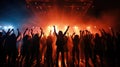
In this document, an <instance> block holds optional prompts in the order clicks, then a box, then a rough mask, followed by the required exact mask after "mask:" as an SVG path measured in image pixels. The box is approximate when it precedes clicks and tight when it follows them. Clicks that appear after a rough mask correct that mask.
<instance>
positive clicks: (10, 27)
mask: <svg viewBox="0 0 120 67" xmlns="http://www.w3.org/2000/svg"><path fill="white" fill-rule="evenodd" d="M3 29H4V30H8V29H14V27H13V26H11V25H10V26H3Z"/></svg>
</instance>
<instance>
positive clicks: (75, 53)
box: [0, 26, 120, 67]
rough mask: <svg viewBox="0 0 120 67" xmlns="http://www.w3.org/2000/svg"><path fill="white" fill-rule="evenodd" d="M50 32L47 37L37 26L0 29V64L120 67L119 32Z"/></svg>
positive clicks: (57, 66) (46, 66)
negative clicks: (20, 29) (22, 30)
mask: <svg viewBox="0 0 120 67" xmlns="http://www.w3.org/2000/svg"><path fill="white" fill-rule="evenodd" d="M53 28H54V33H52V32H51V31H50V34H49V35H48V36H45V32H44V30H43V29H42V28H40V30H39V31H37V33H35V30H34V29H29V28H26V30H25V31H24V32H23V33H22V32H20V31H19V29H17V35H16V34H15V30H14V29H9V30H8V31H4V30H2V31H1V32H0V66H1V67H80V66H81V67H120V64H119V60H120V55H119V50H120V32H115V31H114V30H113V29H111V32H106V31H105V30H104V29H99V31H100V33H95V34H92V33H91V32H90V31H88V30H80V31H79V34H76V33H73V34H71V35H66V33H67V32H68V30H70V29H69V26H68V27H67V29H66V31H65V32H62V31H59V32H58V33H57V32H56V28H55V26H53Z"/></svg>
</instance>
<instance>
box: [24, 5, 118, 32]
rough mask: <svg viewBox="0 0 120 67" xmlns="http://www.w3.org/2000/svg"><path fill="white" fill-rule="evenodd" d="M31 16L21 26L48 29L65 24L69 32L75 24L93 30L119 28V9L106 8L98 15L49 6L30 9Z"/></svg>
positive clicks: (82, 28) (80, 27)
mask: <svg viewBox="0 0 120 67" xmlns="http://www.w3.org/2000/svg"><path fill="white" fill-rule="evenodd" d="M31 10H32V12H33V13H32V16H31V17H30V18H29V19H28V20H27V21H26V22H27V23H25V24H23V27H33V26H35V27H42V28H44V29H45V31H48V30H47V28H48V26H53V25H56V26H58V27H59V30H63V29H64V27H65V26H70V32H73V31H74V30H73V27H75V26H77V27H79V29H81V30H84V29H87V27H90V28H91V30H92V31H93V32H98V31H99V29H101V28H103V29H105V30H108V31H109V29H110V28H113V29H114V30H115V31H118V30H119V25H120V23H119V21H120V20H119V16H120V13H119V12H120V10H119V9H115V10H106V11H101V12H100V15H99V16H98V17H96V16H91V15H88V14H83V12H84V11H81V12H76V11H74V10H69V9H61V8H59V7H57V6H56V7H54V8H53V7H49V9H48V10H42V11H39V10H38V9H36V10H35V9H31Z"/></svg>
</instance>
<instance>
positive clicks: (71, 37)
mask: <svg viewBox="0 0 120 67" xmlns="http://www.w3.org/2000/svg"><path fill="white" fill-rule="evenodd" d="M74 35H75V32H74V33H73V34H72V36H71V39H72V40H73V36H74Z"/></svg>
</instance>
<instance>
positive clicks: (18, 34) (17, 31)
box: [17, 29, 21, 39]
mask: <svg viewBox="0 0 120 67" xmlns="http://www.w3.org/2000/svg"><path fill="white" fill-rule="evenodd" d="M17 32H18V35H17V39H18V37H19V36H20V35H21V33H20V31H19V29H17Z"/></svg>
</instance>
